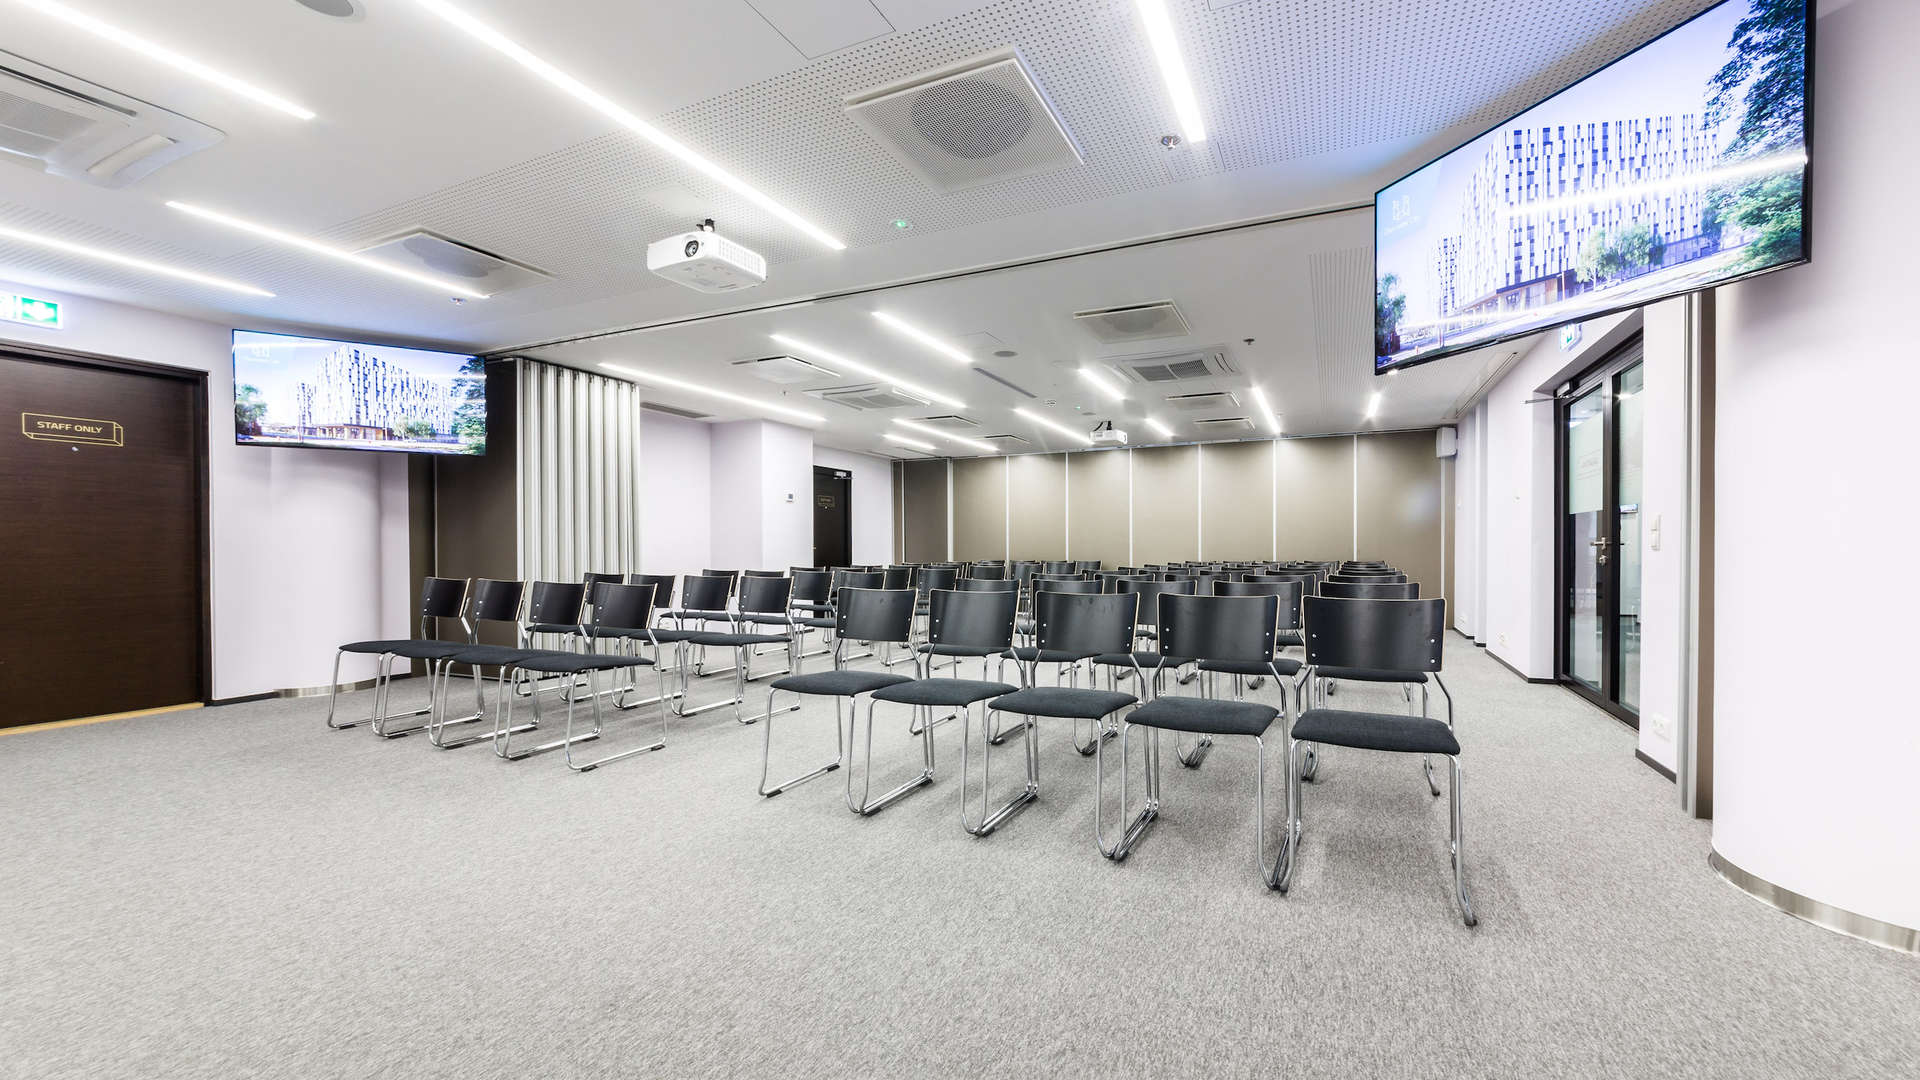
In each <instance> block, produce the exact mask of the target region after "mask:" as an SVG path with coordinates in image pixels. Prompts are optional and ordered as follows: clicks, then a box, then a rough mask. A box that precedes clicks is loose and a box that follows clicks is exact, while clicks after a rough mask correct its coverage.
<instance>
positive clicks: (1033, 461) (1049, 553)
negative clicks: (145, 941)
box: [1007, 454, 1067, 559]
mask: <svg viewBox="0 0 1920 1080" xmlns="http://www.w3.org/2000/svg"><path fill="white" fill-rule="evenodd" d="M1007 468H1008V469H1009V470H1011V471H1012V475H1011V476H1010V477H1009V478H1008V482H1009V483H1010V484H1011V485H1012V488H1011V490H1012V498H1011V499H1010V500H1009V502H1010V504H1011V505H1012V507H1013V518H1012V520H1011V521H1010V522H1009V523H1008V524H1009V525H1010V526H1011V533H1012V536H1013V544H1012V550H1011V551H1010V552H1009V554H1008V557H1009V558H1014V559H1064V558H1066V557H1067V455H1065V454H1020V455H1018V456H1015V457H1010V458H1008V459H1007Z"/></svg>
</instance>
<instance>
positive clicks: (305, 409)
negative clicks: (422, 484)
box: [233, 330, 487, 454]
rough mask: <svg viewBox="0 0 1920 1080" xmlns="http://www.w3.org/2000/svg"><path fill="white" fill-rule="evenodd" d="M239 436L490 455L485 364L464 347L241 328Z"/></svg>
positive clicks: (236, 397)
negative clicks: (450, 349) (434, 348)
mask: <svg viewBox="0 0 1920 1080" xmlns="http://www.w3.org/2000/svg"><path fill="white" fill-rule="evenodd" d="M233 425H234V440H235V441H236V442H241V443H250V444H258V445H261V446H319V447H327V448H330V449H334V450H388V451H396V452H399V453H404V454H484V453H486V452H487V376H486V363H485V361H483V360H481V359H479V358H478V357H475V356H466V355H462V354H460V353H444V352H430V351H428V350H425V349H401V348H395V347H393V346H389V345H368V344H365V343H362V342H353V341H329V340H327V339H325V338H306V337H290V336H287V335H285V334H262V333H257V332H255V331H252V330H235V331H234V332H233Z"/></svg>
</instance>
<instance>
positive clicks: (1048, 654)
mask: <svg viewBox="0 0 1920 1080" xmlns="http://www.w3.org/2000/svg"><path fill="white" fill-rule="evenodd" d="M1000 655H1001V656H1003V657H1005V658H1006V659H1008V660H1018V661H1020V662H1021V663H1023V664H1028V663H1032V662H1033V661H1034V660H1036V659H1037V660H1039V661H1040V662H1041V663H1043V664H1071V663H1074V662H1076V661H1080V660H1085V659H1087V658H1089V657H1091V656H1092V655H1093V654H1092V653H1080V652H1064V651H1062V650H1060V649H1037V648H1034V647H1033V646H1031V645H1015V646H1014V647H1013V648H1011V649H1008V650H1007V651H1005V652H1003V653H1001V654H1000Z"/></svg>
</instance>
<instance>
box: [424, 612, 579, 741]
mask: <svg viewBox="0 0 1920 1080" xmlns="http://www.w3.org/2000/svg"><path fill="white" fill-rule="evenodd" d="M544 584H558V585H560V586H561V587H560V589H559V591H558V592H547V591H543V593H542V595H543V596H547V597H549V598H551V600H552V603H555V604H565V603H566V602H568V601H569V600H572V596H571V593H572V589H573V588H574V586H570V585H566V584H564V583H558V582H547V583H544ZM525 593H526V585H525V584H524V583H522V582H518V581H499V580H495V579H492V578H481V579H480V580H479V582H477V583H476V584H475V585H474V590H473V604H472V605H471V607H469V608H468V611H467V620H468V626H469V627H470V628H471V633H472V638H473V640H472V641H471V642H470V643H469V644H467V645H466V646H465V647H464V648H462V649H461V650H460V651H459V652H457V653H453V654H451V655H449V656H448V657H447V658H446V660H445V661H444V663H443V664H442V665H441V667H440V669H439V671H438V672H437V674H436V677H437V679H438V681H439V683H440V686H441V689H440V690H439V692H437V693H435V694H434V695H433V705H434V707H435V711H434V712H433V713H431V714H430V715H429V716H428V718H427V723H426V730H427V741H428V742H429V743H431V744H433V745H434V746H437V747H439V748H440V749H442V750H453V749H457V748H459V747H462V746H472V745H473V744H474V743H477V742H484V741H487V740H489V739H496V738H498V737H499V732H500V728H501V720H502V714H504V717H506V718H511V716H512V715H513V709H512V701H513V698H514V696H515V695H514V694H513V693H512V692H510V691H509V689H508V676H509V675H512V674H514V669H513V661H515V660H517V659H518V658H519V657H520V656H521V655H522V653H523V652H524V651H525V649H524V642H525V637H526V622H525V620H523V619H522V618H521V614H520V601H521V599H522V598H523V596H524V595H525ZM548 610H549V611H553V610H557V609H556V608H555V607H552V606H550V607H549V609H548ZM480 623H504V624H506V625H508V626H511V627H513V628H514V637H515V640H516V641H517V642H520V644H515V645H482V644H479V626H478V624H480ZM457 663H458V664H465V665H467V671H468V673H469V674H471V675H472V676H473V711H472V712H471V713H468V714H466V715H464V716H459V717H449V716H448V715H447V710H448V709H449V708H451V707H452V689H453V685H452V680H453V665H454V664H457ZM482 667H495V668H496V671H495V687H494V688H495V693H494V709H495V710H496V715H495V719H494V730H493V731H491V732H481V733H479V734H475V735H469V736H467V737H466V738H463V739H449V738H447V729H448V728H449V727H459V726H461V725H463V724H473V723H478V722H480V721H481V720H483V719H484V718H485V717H486V715H487V701H486V693H485V690H486V685H485V680H484V677H483V675H482V672H481V670H480V669H481V668H482ZM516 730H519V731H531V730H533V725H532V724H526V725H523V726H521V727H520V728H518V729H516Z"/></svg>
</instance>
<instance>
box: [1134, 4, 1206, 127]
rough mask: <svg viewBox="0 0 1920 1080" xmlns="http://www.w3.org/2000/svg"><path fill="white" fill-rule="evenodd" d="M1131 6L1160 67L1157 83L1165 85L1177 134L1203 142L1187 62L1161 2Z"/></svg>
mask: <svg viewBox="0 0 1920 1080" xmlns="http://www.w3.org/2000/svg"><path fill="white" fill-rule="evenodd" d="M1134 6H1135V7H1137V8H1139V9H1140V25H1141V26H1142V27H1144V28H1145V29H1146V31H1147V43H1148V44H1149V45H1151V46H1153V59H1154V61H1155V62H1156V63H1158V64H1159V65H1160V81H1162V82H1164V83H1166V84H1167V96H1168V97H1170V98H1172V99H1173V115H1174V118H1175V119H1177V120H1179V121H1180V133H1181V134H1183V135H1185V136H1186V138H1187V141H1188V142H1205V141H1206V139H1207V125H1206V123H1205V122H1204V121H1202V120H1201V119H1200V102H1199V100H1198V99H1197V98H1195V97H1194V95H1193V82H1192V80H1191V79H1189V78H1188V77H1187V62H1186V60H1185V59H1184V58H1182V57H1181V55H1180V39H1179V37H1178V36H1177V35H1175V34H1174V32H1173V19H1172V18H1171V17H1169V16H1168V15H1167V5H1166V3H1165V0H1134Z"/></svg>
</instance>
